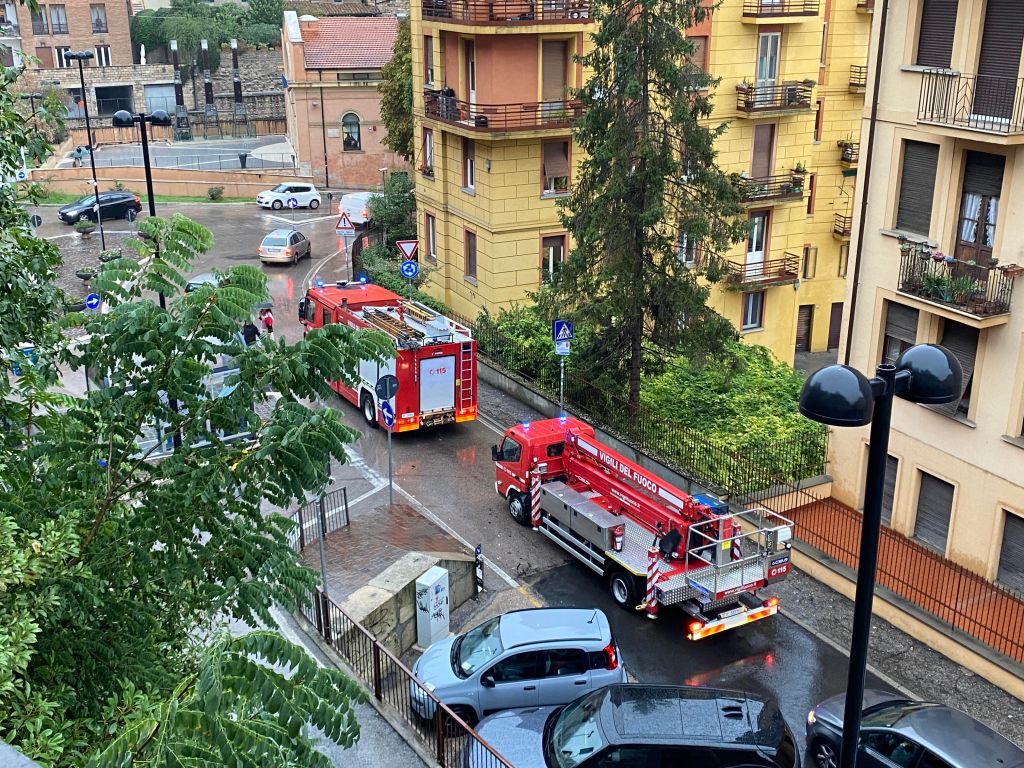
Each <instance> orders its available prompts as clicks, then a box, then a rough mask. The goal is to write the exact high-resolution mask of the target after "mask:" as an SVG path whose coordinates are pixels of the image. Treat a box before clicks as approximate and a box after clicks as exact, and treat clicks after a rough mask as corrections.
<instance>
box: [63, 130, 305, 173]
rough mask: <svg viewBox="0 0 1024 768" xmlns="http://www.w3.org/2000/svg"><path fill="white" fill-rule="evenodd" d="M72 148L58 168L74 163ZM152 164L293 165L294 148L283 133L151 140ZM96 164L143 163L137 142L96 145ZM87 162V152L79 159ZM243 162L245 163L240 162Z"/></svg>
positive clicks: (198, 167) (217, 167) (200, 167)
mask: <svg viewBox="0 0 1024 768" xmlns="http://www.w3.org/2000/svg"><path fill="white" fill-rule="evenodd" d="M74 150H75V148H72V151H71V152H69V153H68V155H67V156H66V157H65V158H64V159H63V160H61V161H60V162H59V163H58V164H57V167H58V168H71V167H73V166H74V164H75V162H76V160H75V157H74V155H75V151H74ZM149 159H150V165H151V166H152V167H153V168H180V169H182V170H191V171H210V170H213V171H230V170H238V169H240V168H246V169H249V168H294V167H295V150H294V149H293V148H292V145H291V143H290V142H289V141H288V138H287V137H286V136H262V137H260V138H255V139H235V138H228V139H218V140H196V141H188V142H181V143H169V142H166V141H159V142H153V143H151V144H150V146H149ZM95 160H96V167H97V168H102V167H111V166H140V167H141V166H142V165H143V162H142V146H141V145H140V144H111V145H107V146H100V147H98V148H97V149H96V157H95ZM80 162H81V164H82V165H83V166H87V165H89V158H88V155H86V156H84V157H83V158H82V159H81V160H80ZM243 163H244V165H243Z"/></svg>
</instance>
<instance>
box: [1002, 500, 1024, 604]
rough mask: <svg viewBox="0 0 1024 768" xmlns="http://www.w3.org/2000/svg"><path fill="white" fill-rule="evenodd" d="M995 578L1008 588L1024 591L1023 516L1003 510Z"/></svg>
mask: <svg viewBox="0 0 1024 768" xmlns="http://www.w3.org/2000/svg"><path fill="white" fill-rule="evenodd" d="M996 580H997V581H998V582H999V583H1000V584H1002V585H1004V586H1007V587H1009V588H1010V589H1016V590H1017V591H1019V592H1024V517H1018V516H1017V515H1014V514H1012V513H1010V512H1009V511H1004V513H1003V545H1002V547H1000V549H999V571H998V572H997V574H996Z"/></svg>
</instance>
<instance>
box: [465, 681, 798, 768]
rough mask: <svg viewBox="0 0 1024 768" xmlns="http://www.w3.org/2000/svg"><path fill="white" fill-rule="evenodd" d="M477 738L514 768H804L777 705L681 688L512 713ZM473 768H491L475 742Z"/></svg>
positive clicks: (485, 726) (483, 726) (486, 723)
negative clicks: (695, 767) (719, 767)
mask: <svg viewBox="0 0 1024 768" xmlns="http://www.w3.org/2000/svg"><path fill="white" fill-rule="evenodd" d="M476 732H477V733H478V734H479V735H480V739H481V741H482V742H484V743H487V744H490V745H491V747H493V748H494V749H495V750H496V751H497V752H498V753H499V754H500V755H501V756H502V757H504V758H505V759H506V760H508V762H509V763H510V764H512V765H514V766H516V768H613V767H614V768H668V766H701V767H702V768H703V766H708V767H709V768H710V766H729V768H799V766H800V755H799V753H798V750H797V746H796V740H795V739H794V738H793V732H792V731H791V730H790V729H789V726H788V725H786V721H785V720H783V718H782V713H781V712H780V711H779V707H778V705H777V704H776V703H775V701H774V700H772V699H766V698H762V697H760V696H755V695H752V694H748V693H740V692H737V691H723V690H716V689H714V688H703V687H693V686H678V685H636V684H632V685H612V686H609V687H608V688H603V689H601V690H599V691H594V692H592V693H589V694H587V695H585V696H581V697H580V698H578V699H576V700H575V701H573V702H572V703H571V704H569V705H568V706H565V707H533V708H531V709H511V710H508V711H506V712H500V713H498V714H496V715H492V716H491V717H488V718H485V719H483V720H481V721H480V723H479V725H477V728H476ZM466 762H467V764H468V765H469V766H470V768H484V766H488V765H492V764H493V762H492V761H490V757H489V753H487V752H486V749H485V748H484V746H483V744H481V742H477V741H474V742H472V744H471V746H470V750H469V754H468V759H467V761H466Z"/></svg>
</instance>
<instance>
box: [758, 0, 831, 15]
mask: <svg viewBox="0 0 1024 768" xmlns="http://www.w3.org/2000/svg"><path fill="white" fill-rule="evenodd" d="M743 15H744V16H757V17H758V18H762V19H763V18H777V17H780V16H817V15H818V0H743Z"/></svg>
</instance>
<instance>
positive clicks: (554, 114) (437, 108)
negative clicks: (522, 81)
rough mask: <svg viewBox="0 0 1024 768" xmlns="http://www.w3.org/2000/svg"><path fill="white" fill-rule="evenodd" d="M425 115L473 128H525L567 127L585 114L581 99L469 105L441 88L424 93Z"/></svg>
mask: <svg viewBox="0 0 1024 768" xmlns="http://www.w3.org/2000/svg"><path fill="white" fill-rule="evenodd" d="M423 101H424V114H425V116H426V117H428V118H433V119H434V120H443V121H444V122H446V123H451V124H452V125H458V126H460V127H462V128H468V129H469V130H472V131H516V130H519V131H524V130H527V131H528V130H538V129H542V128H568V127H569V125H570V123H571V122H572V121H573V120H575V119H576V118H578V117H580V116H581V115H582V114H583V107H582V105H581V104H580V103H579V102H578V101H534V102H526V103H520V104H470V103H469V102H467V101H463V100H462V99H456V98H455V97H454V96H445V95H443V94H442V93H441V92H440V91H425V92H424V98H423Z"/></svg>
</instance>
